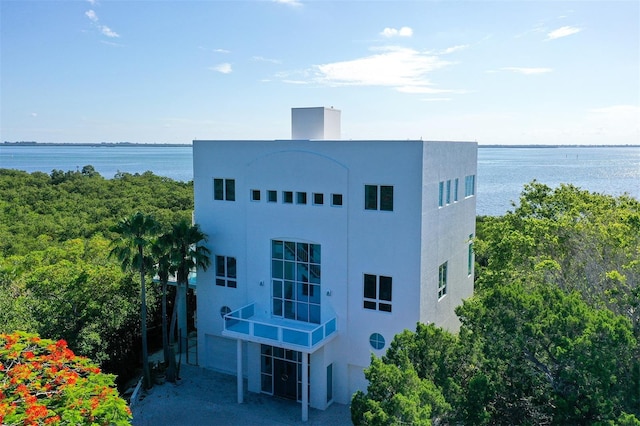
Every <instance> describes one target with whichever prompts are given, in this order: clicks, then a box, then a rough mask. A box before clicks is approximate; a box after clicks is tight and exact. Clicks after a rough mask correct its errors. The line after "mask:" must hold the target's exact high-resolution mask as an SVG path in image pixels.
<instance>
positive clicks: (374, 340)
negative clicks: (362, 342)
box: [369, 333, 385, 351]
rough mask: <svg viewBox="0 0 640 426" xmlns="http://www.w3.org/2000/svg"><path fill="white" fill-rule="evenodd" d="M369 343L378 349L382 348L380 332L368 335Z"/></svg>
mask: <svg viewBox="0 0 640 426" xmlns="http://www.w3.org/2000/svg"><path fill="white" fill-rule="evenodd" d="M369 344H370V345H371V347H372V348H373V349H375V350H377V351H379V350H380V349H382V348H384V344H385V341H384V337H383V336H382V334H380V333H373V334H372V335H371V336H369Z"/></svg>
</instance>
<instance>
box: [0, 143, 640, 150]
mask: <svg viewBox="0 0 640 426" xmlns="http://www.w3.org/2000/svg"><path fill="white" fill-rule="evenodd" d="M2 145H6V146H29V147H31V146H95V147H129V146H131V147H140V146H144V147H165V148H166V147H187V146H193V144H190V143H141V142H99V143H95V142H78V143H75V142H31V141H20V142H8V141H4V142H3V143H2ZM2 145H0V146H2ZM478 148H640V145H543V144H540V145H538V144H526V145H505V144H487V145H481V144H478Z"/></svg>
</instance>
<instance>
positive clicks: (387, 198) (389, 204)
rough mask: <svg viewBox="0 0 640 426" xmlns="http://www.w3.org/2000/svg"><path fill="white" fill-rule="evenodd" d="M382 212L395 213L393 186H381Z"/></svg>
mask: <svg viewBox="0 0 640 426" xmlns="http://www.w3.org/2000/svg"><path fill="white" fill-rule="evenodd" d="M380 210H384V211H388V212H391V211H393V186H384V185H383V186H380Z"/></svg>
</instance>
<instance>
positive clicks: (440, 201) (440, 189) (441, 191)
mask: <svg viewBox="0 0 640 426" xmlns="http://www.w3.org/2000/svg"><path fill="white" fill-rule="evenodd" d="M442 206H444V181H440V183H439V184H438V207H442Z"/></svg>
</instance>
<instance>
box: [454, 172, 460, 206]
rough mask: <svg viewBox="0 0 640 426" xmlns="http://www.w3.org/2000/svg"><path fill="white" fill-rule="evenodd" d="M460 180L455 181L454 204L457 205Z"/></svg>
mask: <svg viewBox="0 0 640 426" xmlns="http://www.w3.org/2000/svg"><path fill="white" fill-rule="evenodd" d="M458 181H459V179H458V178H456V180H454V181H453V202H454V203H457V202H458V183H459V182H458Z"/></svg>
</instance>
